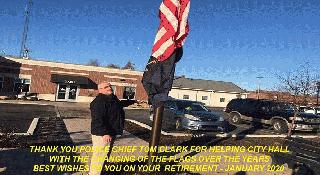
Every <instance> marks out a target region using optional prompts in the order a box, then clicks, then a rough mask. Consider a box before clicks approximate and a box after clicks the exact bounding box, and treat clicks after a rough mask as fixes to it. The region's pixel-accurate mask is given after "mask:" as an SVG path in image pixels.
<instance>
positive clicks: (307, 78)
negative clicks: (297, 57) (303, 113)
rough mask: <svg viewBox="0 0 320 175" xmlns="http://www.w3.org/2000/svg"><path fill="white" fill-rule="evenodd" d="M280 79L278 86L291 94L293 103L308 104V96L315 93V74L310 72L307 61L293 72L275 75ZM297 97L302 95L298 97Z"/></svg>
mask: <svg viewBox="0 0 320 175" xmlns="http://www.w3.org/2000/svg"><path fill="white" fill-rule="evenodd" d="M277 78H278V79H279V80H280V85H279V86H278V88H279V89H280V91H282V92H288V93H290V94H291V95H292V97H293V100H292V102H293V103H295V104H296V103H299V104H304V105H306V104H308V102H309V98H308V97H310V96H312V95H313V94H314V93H315V83H316V75H315V74H313V73H312V72H311V66H310V65H309V63H305V64H303V65H301V66H299V67H298V69H296V70H295V71H293V72H288V73H287V74H285V75H277ZM298 97H302V100H301V99H298Z"/></svg>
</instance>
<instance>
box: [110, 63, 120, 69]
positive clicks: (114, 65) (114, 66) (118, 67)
mask: <svg viewBox="0 0 320 175" xmlns="http://www.w3.org/2000/svg"><path fill="white" fill-rule="evenodd" d="M107 68H114V69H120V66H119V65H117V64H108V65H107Z"/></svg>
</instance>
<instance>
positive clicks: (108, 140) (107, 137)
mask: <svg viewBox="0 0 320 175" xmlns="http://www.w3.org/2000/svg"><path fill="white" fill-rule="evenodd" d="M102 140H103V141H104V142H106V143H108V142H111V140H112V137H111V136H110V135H104V136H102Z"/></svg>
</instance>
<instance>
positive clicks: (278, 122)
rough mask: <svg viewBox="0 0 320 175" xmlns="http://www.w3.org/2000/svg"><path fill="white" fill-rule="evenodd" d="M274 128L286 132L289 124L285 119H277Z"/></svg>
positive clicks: (273, 123)
mask: <svg viewBox="0 0 320 175" xmlns="http://www.w3.org/2000/svg"><path fill="white" fill-rule="evenodd" d="M272 127H273V130H274V131H276V132H277V133H281V134H283V133H286V132H287V131H288V125H287V123H286V122H285V121H283V120H275V121H273V122H272Z"/></svg>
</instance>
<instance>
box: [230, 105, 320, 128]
mask: <svg viewBox="0 0 320 175" xmlns="http://www.w3.org/2000/svg"><path fill="white" fill-rule="evenodd" d="M225 112H227V113H228V114H229V120H230V121H231V122H232V123H240V122H241V121H250V122H255V123H262V124H268V125H272V127H273V129H274V130H275V131H276V132H278V133H285V132H287V131H288V128H289V124H290V123H291V121H292V119H293V117H294V106H293V105H292V104H288V103H283V102H277V101H271V100H257V99H233V100H231V101H230V102H229V103H228V105H227V107H226V109H225ZM319 125H320V117H319V116H318V115H315V114H308V113H301V112H298V113H297V117H296V119H295V125H294V128H293V129H294V130H305V131H314V130H319Z"/></svg>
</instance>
